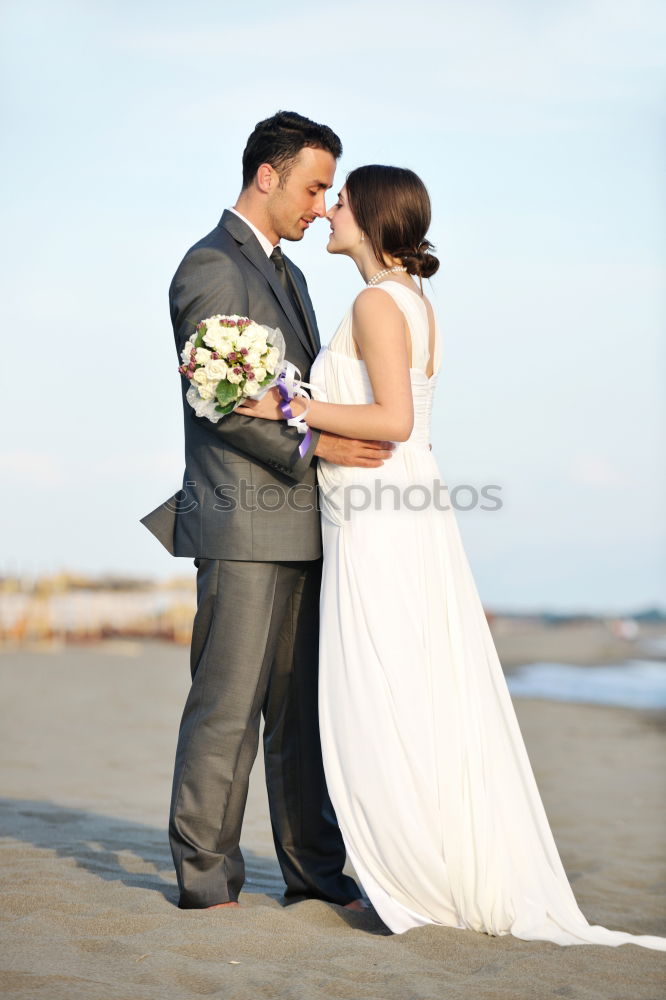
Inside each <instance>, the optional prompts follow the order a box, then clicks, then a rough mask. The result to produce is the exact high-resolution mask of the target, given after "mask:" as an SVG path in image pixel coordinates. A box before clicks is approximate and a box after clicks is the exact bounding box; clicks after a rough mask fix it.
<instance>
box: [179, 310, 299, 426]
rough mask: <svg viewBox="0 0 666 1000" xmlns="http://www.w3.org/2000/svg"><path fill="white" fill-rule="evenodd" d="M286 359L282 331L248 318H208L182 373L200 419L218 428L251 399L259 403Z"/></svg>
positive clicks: (186, 352) (188, 348)
mask: <svg viewBox="0 0 666 1000" xmlns="http://www.w3.org/2000/svg"><path fill="white" fill-rule="evenodd" d="M284 355H285V342H284V337H283V336H282V333H281V332H280V330H279V329H272V328H271V327H268V326H262V325H261V324H259V323H255V322H253V321H252V320H251V319H248V318H247V316H220V315H217V316H209V317H208V319H204V320H202V321H201V323H198V324H197V327H196V330H195V332H194V333H193V334H192V336H191V337H190V338H189V340H188V341H187V342H186V344H185V347H184V348H183V350H182V352H181V355H180V357H181V361H182V362H183V363H182V365H181V366H180V367H179V369H178V371H179V372H180V373H181V375H184V376H185V378H187V379H189V381H190V383H191V384H190V387H189V389H188V390H187V395H186V398H187V401H188V403H189V404H190V406H192V407H193V408H194V412H195V413H196V415H197V416H198V417H207V418H208V419H209V420H211V421H212V422H213V423H216V422H217V421H218V420H220V419H221V418H222V417H223V416H225V414H227V413H231V411H232V410H233V409H235V407H236V406H238V405H239V403H240V402H241V401H242V400H243V399H245V398H246V397H247V396H254V397H257V398H259V397H261V396H263V394H264V392H266V391H267V390H268V389H269V388H270V387H271V386H272V385H275V384H276V382H277V380H278V377H279V376H280V374H281V372H282V371H283V364H284ZM287 364H288V363H287ZM290 367H293V366H290Z"/></svg>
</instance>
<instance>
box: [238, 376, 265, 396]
mask: <svg viewBox="0 0 666 1000" xmlns="http://www.w3.org/2000/svg"><path fill="white" fill-rule="evenodd" d="M263 391H264V390H263V389H262V388H261V386H260V385H259V383H258V382H257V380H256V379H248V381H247V382H246V383H245V388H244V389H243V392H244V393H245V395H246V396H257V395H258V394H259V393H260V392H263Z"/></svg>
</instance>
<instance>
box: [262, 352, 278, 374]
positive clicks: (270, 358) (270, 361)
mask: <svg viewBox="0 0 666 1000" xmlns="http://www.w3.org/2000/svg"><path fill="white" fill-rule="evenodd" d="M279 360H280V352H279V351H278V349H277V347H271V349H270V351H269V352H268V354H267V355H266V357H265V359H264V365H265V367H266V371H269V372H274V371H275V366H276V365H277V363H278V361H279Z"/></svg>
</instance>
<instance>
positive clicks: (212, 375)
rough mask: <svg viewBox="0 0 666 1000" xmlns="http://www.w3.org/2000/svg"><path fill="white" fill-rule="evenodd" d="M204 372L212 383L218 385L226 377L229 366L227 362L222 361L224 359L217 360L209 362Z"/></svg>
mask: <svg viewBox="0 0 666 1000" xmlns="http://www.w3.org/2000/svg"><path fill="white" fill-rule="evenodd" d="M197 360H198V358H197ZM204 371H205V372H206V376H207V377H208V378H209V379H210V380H211V382H216V383H217V382H219V381H220V379H222V378H225V377H226V374H227V372H228V371H229V366H228V364H227V363H226V361H223V360H222V358H217V359H216V360H214V361H208V363H207V364H206V366H205V368H204Z"/></svg>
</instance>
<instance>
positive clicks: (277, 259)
mask: <svg viewBox="0 0 666 1000" xmlns="http://www.w3.org/2000/svg"><path fill="white" fill-rule="evenodd" d="M270 259H271V260H272V262H273V264H274V266H275V270H276V271H277V278H278V281H279V282H280V284H281V285H282V287H283V289H284V291H285V294H286V296H287V298H288V299H289V301H290V302H291V304H292V306H293V307H294V312H295V313H296V315H297V316H298V318H299V319H300V321H301V324H302V326H303V329H304V330H307V326H306V323H305V319H304V317H303V313H302V312H301V307H300V306H299V304H298V299H297V298H296V296H295V294H294V289H293V288H292V285H291V281H290V279H289V275H288V274H287V265H286V263H285V260H284V256H283V254H282V250H281V249H280V247H273V252H272V254H271V256H270Z"/></svg>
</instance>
